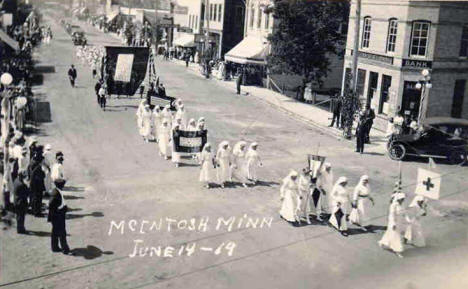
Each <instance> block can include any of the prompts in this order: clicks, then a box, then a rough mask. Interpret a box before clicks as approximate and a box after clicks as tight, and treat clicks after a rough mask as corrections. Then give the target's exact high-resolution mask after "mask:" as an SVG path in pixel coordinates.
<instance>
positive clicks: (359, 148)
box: [356, 115, 367, 154]
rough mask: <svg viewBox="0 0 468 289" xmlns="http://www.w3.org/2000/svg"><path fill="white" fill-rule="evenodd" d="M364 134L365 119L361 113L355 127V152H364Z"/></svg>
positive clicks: (365, 132) (365, 129)
mask: <svg viewBox="0 0 468 289" xmlns="http://www.w3.org/2000/svg"><path fill="white" fill-rule="evenodd" d="M366 134H367V126H366V121H365V119H364V117H363V115H361V117H360V120H359V122H358V125H357V128H356V152H357V153H361V154H362V153H364V144H365V142H366Z"/></svg>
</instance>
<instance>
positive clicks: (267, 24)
mask: <svg viewBox="0 0 468 289" xmlns="http://www.w3.org/2000/svg"><path fill="white" fill-rule="evenodd" d="M269 28H270V14H267V15H265V29H269Z"/></svg>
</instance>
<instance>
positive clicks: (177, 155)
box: [171, 128, 182, 163]
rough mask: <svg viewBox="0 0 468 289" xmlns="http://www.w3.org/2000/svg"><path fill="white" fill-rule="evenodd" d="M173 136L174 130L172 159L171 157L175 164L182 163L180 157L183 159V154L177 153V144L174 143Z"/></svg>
mask: <svg viewBox="0 0 468 289" xmlns="http://www.w3.org/2000/svg"><path fill="white" fill-rule="evenodd" d="M181 129H182V128H181ZM173 136H174V129H172V131H171V140H172V146H171V148H172V157H171V161H172V162H173V163H180V157H181V155H182V154H181V153H179V152H176V150H175V142H174V139H173Z"/></svg>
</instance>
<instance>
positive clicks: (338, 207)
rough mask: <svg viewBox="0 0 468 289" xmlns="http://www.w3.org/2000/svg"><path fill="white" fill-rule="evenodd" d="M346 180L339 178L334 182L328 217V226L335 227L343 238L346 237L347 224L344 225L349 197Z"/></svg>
mask: <svg viewBox="0 0 468 289" xmlns="http://www.w3.org/2000/svg"><path fill="white" fill-rule="evenodd" d="M347 184H348V179H347V178H346V177H340V178H339V179H338V181H337V182H336V184H335V186H334V187H333V190H332V192H331V195H332V200H333V201H332V210H331V216H330V220H329V222H330V224H331V225H332V226H333V227H335V229H337V230H338V231H339V232H340V233H341V234H342V235H343V236H347V231H348V224H347V223H346V215H347V214H348V213H349V206H350V205H349V195H348V191H347V190H346V185H347Z"/></svg>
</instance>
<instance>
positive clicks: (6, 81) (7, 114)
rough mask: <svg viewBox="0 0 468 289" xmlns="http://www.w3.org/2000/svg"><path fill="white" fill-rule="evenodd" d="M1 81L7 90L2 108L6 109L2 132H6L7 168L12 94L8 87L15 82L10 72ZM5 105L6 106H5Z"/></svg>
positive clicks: (4, 74)
mask: <svg viewBox="0 0 468 289" xmlns="http://www.w3.org/2000/svg"><path fill="white" fill-rule="evenodd" d="M0 82H1V83H2V84H3V85H4V86H5V90H4V91H3V98H4V99H3V100H2V110H3V111H4V113H5V114H4V116H3V122H4V123H5V126H4V128H5V131H2V133H5V135H2V142H3V166H4V167H5V168H6V166H7V164H8V158H9V156H8V146H7V145H6V144H7V136H8V133H9V131H10V96H9V93H8V89H9V86H10V84H12V83H13V76H11V74H9V73H8V72H6V73H3V74H2V76H0ZM3 106H5V107H3Z"/></svg>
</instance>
